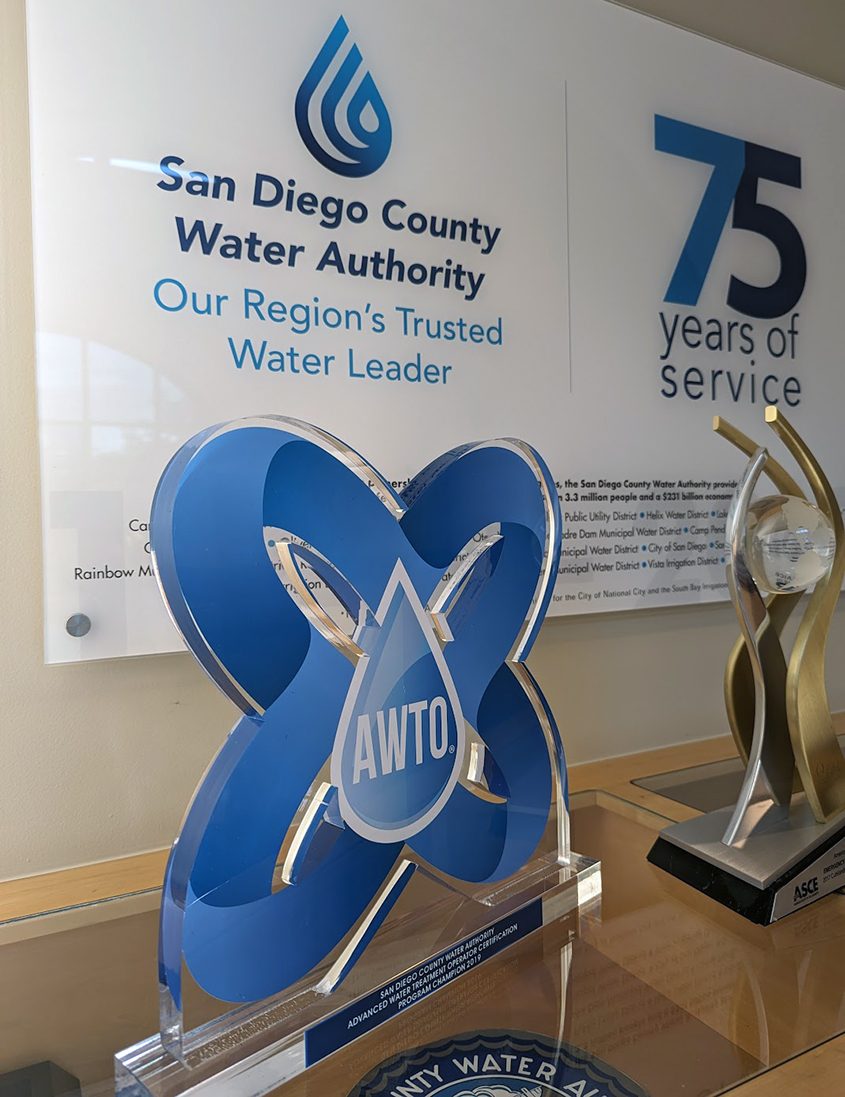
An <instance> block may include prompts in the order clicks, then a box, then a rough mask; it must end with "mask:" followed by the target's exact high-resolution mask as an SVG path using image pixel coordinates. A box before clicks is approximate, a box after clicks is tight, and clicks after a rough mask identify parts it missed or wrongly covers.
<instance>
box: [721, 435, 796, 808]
mask: <svg viewBox="0 0 845 1097" xmlns="http://www.w3.org/2000/svg"><path fill="white" fill-rule="evenodd" d="M713 430H714V431H715V432H716V433H717V434H719V435H721V437H722V438H725V439H726V440H727V441H728V442H730V443H731V445H733V446H736V448H737V449H738V450H740V451H741V452H742V453H744V454H745V455H746V456H747V457H753V456H754V454H755V452H756V450H757V448H758V447H757V443H756V442H755V441H754V440H753V439H751V438H749V437H748V435H747V434H743V432H742V431H741V430H737V428H736V427H735V426H733V424H732V423H729V422H728V421H727V420H726V419H723V418H722V417H721V416H720V415H716V416H714V418H713ZM764 472H765V473H766V475H767V476H768V477H769V479H770V480H771V481H772V483H773V484H774V485H775V487H776V488H777V490H778V491H779V492H781V493H782V494H783V495H797V496H798V497H799V498H801V499H803V498H804V492H803V491H802V489H801V488H800V486H799V485H798V484H797V483H796V481H795V480H793V478H792V477H791V476H790V475H789V473H788V472H787V471H786V469H785V468H784V467H783V465H781V464H779V463H778V462H777V461H774V460H773V459H772V458H771V457H770V458H769V460H768V461H767V462H766V466H765V469H764ZM800 600H801V595H800V594H773V595H772V596H771V597H770V598H769V599H768V600H767V602H766V606H767V608H768V611H769V624H768V626H767V628H766V630H765V635H763V636H761V637H760V650H761V654H762V655H763V658H764V662H765V663H766V664H767V665H768V666H772V665H773V664H774V663H776V662H778V661H779V662H781V663H783V664H784V676H785V672H786V661H785V659H784V656H783V649H782V648H781V646H780V636H781V633H782V632H783V629H784V626H785V625H786V622H787V621H788V620H789V617H790V614H791V613H792V611H793V610H794V609H795V607H796V606H797V605H798V603H799V601H800ZM725 708H726V709H727V713H728V723H729V724H730V728H731V732H732V734H733V737H734V742H735V743H736V748H737V750H738V751H739V756H740V758H741V759H742V761H743V764H744V765H747V764H748V755H749V752H750V750H751V740H752V736H753V733H754V675H753V673H752V671H751V661H750V659H749V657H748V648H747V647H746V645H745V641H744V640H743V638H742V637H741V636H739V637H737V641H736V643H735V644H734V646H733V648H732V649H731V652H730V655H729V656H728V661H727V664H726V666H725ZM776 715H777V709H776V708H774V707H772V710H771V711H770V712H769V720H770V721H771V720H773V719H775V718H776ZM783 719H784V721H785V720H786V714H785V713H784V714H783ZM783 731H784V733H786V732H787V728H786V726H785V727H784V728H783ZM795 787H796V788H798V787H800V781H799V778H798V775H797V774H796V779H795Z"/></svg>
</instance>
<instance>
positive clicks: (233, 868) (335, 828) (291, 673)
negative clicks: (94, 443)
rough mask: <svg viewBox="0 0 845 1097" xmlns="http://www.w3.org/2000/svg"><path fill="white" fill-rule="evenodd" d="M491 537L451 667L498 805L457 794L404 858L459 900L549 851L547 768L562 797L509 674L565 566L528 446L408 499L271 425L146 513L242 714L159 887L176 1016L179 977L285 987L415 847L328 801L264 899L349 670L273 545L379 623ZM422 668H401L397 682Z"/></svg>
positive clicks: (521, 689) (261, 988)
mask: <svg viewBox="0 0 845 1097" xmlns="http://www.w3.org/2000/svg"><path fill="white" fill-rule="evenodd" d="M492 524H497V525H498V528H499V531H500V539H499V540H498V541H496V543H495V544H494V545H493V547H492V548H491V549H489V550H488V551H487V552H486V553H485V554H483V555H482V556H481V558H480V560H479V562H478V564H477V566H476V567H475V568H474V569H472V570H471V571H470V573H469V575H468V576H467V578H466V579H465V581H464V582H463V583H462V585H461V587H460V591H459V594H458V595H457V596H456V598H455V602H454V605H453V606H452V607H451V609H450V611H449V613H448V623H449V628H450V630H451V634H452V639H451V641H450V642H448V643H447V644H446V645H445V647H444V648H443V654H442V657H441V658H442V659H445V667H446V668H447V676H449V677H450V678H451V683H453V684H454V690H455V691H456V693H457V697H458V698H459V699H460V709H459V711H460V712H462V714H463V719H464V720H465V721H466V722H467V723H468V724H469V725H471V727H472V728H474V729H475V731H476V732H477V733H478V736H479V737H480V738H481V740H482V741H483V743H484V745H485V747H486V748H487V750H488V751H489V754H490V755H491V756H492V761H491V763H490V766H489V767H488V769H487V772H488V773H489V782H488V785H489V789H490V791H491V792H492V793H496V794H498V795H495V796H492V797H481V796H478V795H476V794H475V793H474V792H473V791H472V790H471V788H469V787H467V786H466V784H464V783H457V784H455V785H454V788H453V789H452V790H451V792H450V794H449V796H448V799H447V800H446V801H445V803H444V804H443V806H442V807H441V808H439V810H438V813H437V814H436V816H435V817H434V818H433V819H432V820H431V821H430V822H428V823H427V825H425V827H424V829H422V830H421V831H419V832H418V833H414V834H413V835H412V836H410V837H409V838H408V840H407V848H408V849H409V850H410V851H412V853H413V854H416V855H417V856H418V857H420V858H423V859H424V860H425V861H427V862H429V863H430V864H431V865H432V866H434V867H435V868H437V869H439V870H440V871H442V872H445V873H448V874H450V875H452V876H454V877H457V878H459V879H461V880H466V881H496V880H502V879H504V878H506V877H508V876H511V875H512V874H513V873H514V872H516V871H517V870H518V869H519V868H520V867H521V866H522V865H523V864H524V863H525V862H526V861H527V860H528V858H529V857H530V856H531V854H532V852H533V850H534V849H535V848H536V846H537V843H538V842H539V840H540V838H541V836H542V834H543V831H544V828H545V825H546V821H547V817H548V809H549V804H550V801H551V795H552V765H554V766H555V767H556V769H557V773H558V776H559V778H560V780H561V783H562V785H563V787H564V788H565V780H566V769H565V760H564V756H563V747H562V744H561V741H560V736H559V735H558V733H557V729H556V727H555V724H554V720H553V719H552V717H551V713H550V712H549V710H548V706H547V705H546V703H545V701H544V699H543V698H542V695H541V693H540V691H539V689H538V688H537V686H536V683H534V681H533V679H532V678H531V677H530V675H529V674H528V672H527V669H526V668H525V667H523V666H521V665H519V666H518V665H517V664H519V663H520V661H521V660H522V659H523V658H524V657H525V655H526V654H527V652H528V650H529V649H530V647H531V644H532V643H533V641H534V638H535V637H536V635H537V631H538V629H539V627H540V624H541V622H542V619H543V615H544V613H545V610H546V608H547V605H548V602H549V599H550V597H551V594H552V589H553V585H554V578H555V576H556V574H557V565H558V559H559V553H560V511H559V506H558V500H557V495H556V491H555V487H554V483H553V481H552V479H551V476H550V474H549V472H548V469H547V468H546V466H545V464H544V463H543V462H542V460H541V459H540V458H539V456H538V455H537V454H536V453H535V452H534V451H533V450H531V449H530V447H528V446H526V445H524V444H523V443H517V442H511V441H502V442H486V443H478V444H475V445H468V446H463V447H460V448H458V449H456V450H453V451H451V452H450V453H447V454H445V455H444V456H443V457H441V458H439V459H438V460H437V461H435V462H433V463H432V464H431V465H429V466H428V467H427V468H426V469H424V470H423V471H422V472H421V473H420V474H419V475H418V476H417V477H416V478H415V479H414V480H413V481H412V482H411V483H410V484H409V486H408V487H407V489H406V490H405V492H404V493H403V494H402V495H401V496H400V495H397V494H396V493H395V492H394V491H393V490H392V489H391V488H390V487H389V486H388V485H387V484H386V483H385V481H384V480H383V479H382V478H381V476H380V475H379V474H378V473H377V472H376V470H375V469H373V468H372V467H371V466H370V465H368V464H367V463H366V462H365V461H364V459H363V458H362V457H360V455H358V454H356V453H355V452H354V451H352V450H350V449H349V447H348V446H345V445H344V444H343V443H341V442H339V441H338V440H337V439H335V438H332V437H331V436H330V435H327V434H326V433H325V432H323V431H320V430H318V429H316V428H313V427H309V426H307V425H306V424H301V423H297V422H295V421H293V420H286V419H275V418H272V417H267V418H261V419H252V420H241V421H238V422H236V423H231V424H224V425H222V426H217V427H212V428H209V429H208V430H206V431H203V432H201V433H200V434H198V435H197V436H196V437H195V438H193V439H191V441H189V442H188V443H186V445H185V446H183V447H182V449H181V450H179V451H178V452H177V454H176V455H175V457H174V458H173V460H172V461H171V462H170V464H169V465H168V467H167V468H166V470H165V472H164V473H163V475H162V478H161V481H160V483H159V486H158V489H157V491H156V495H155V499H154V502H153V509H152V521H151V543H152V551H153V558H154V561H155V566H156V573H157V575H158V578H159V582H160V585H161V588H162V591H163V594H164V597H165V600H166V601H167V604H168V607H169V609H170V611H171V614H172V616H173V618H174V620H175V622H176V624H177V627H178V628H179V629H180V630H181V632H182V635H183V637H184V638H185V640H186V642H187V644H188V646H189V648H190V649H191V650H192V651H193V653H194V655H195V656H196V658H197V659H198V661H199V662H200V664H201V665H202V667H203V668H204V670H205V671H206V672H207V673H208V675H209V676H210V677H211V678H212V680H213V681H214V682H215V684H216V685H218V686H219V688H220V689H222V690H223V692H224V693H226V694H227V696H229V697H230V698H231V699H232V700H233V701H234V702H235V703H236V704H237V705H238V707H239V708H240V709H241V710H242V712H243V716H242V718H241V719H240V720H239V722H238V723H237V724H236V725H235V727H234V729H233V730H232V732H231V733H230V735H229V737H228V739H227V740H226V742H225V744H224V746H223V747H222V749H221V750H220V752H219V753H218V755H217V757H216V759H215V760H214V762H213V763H212V765H211V767H210V769H209V770H208V772H207V773H206V775H205V777H204V778H203V780H202V781H201V783H200V785H199V787H198V789H197V792H196V793H195V796H194V799H193V801H192V803H191V806H190V808H189V810H188V812H187V815H186V817H185V820H184V823H183V825H182V829H181V831H180V834H179V837H178V839H177V841H176V842H175V843H174V846H173V850H172V852H171V855H170V860H169V862H168V866H167V870H166V876H165V881H164V891H163V897H162V907H161V922H160V943H159V974H160V980H161V983H162V986H163V988H165V989H166V991H167V992H168V993H169V995H170V996H171V998H172V1001H173V1002H174V1004H175V1005H176V1007H177V1008H181V1002H182V982H181V979H182V974H181V973H182V961H183V959H184V960H185V961H186V962H187V965H188V967H189V969H190V971H191V973H192V975H193V977H194V978H195V980H196V981H197V983H198V984H199V985H200V986H201V987H203V988H204V990H205V991H207V992H208V993H209V994H211V995H213V996H215V997H217V998H220V999H222V1000H224V1001H229V1002H243V1001H256V1000H258V999H261V998H266V997H269V996H271V995H273V994H276V993H278V992H280V991H282V990H283V989H285V988H286V987H288V986H290V985H291V984H293V983H295V982H296V981H297V980H299V979H300V978H302V977H303V976H304V975H306V974H307V973H308V972H309V971H311V970H312V968H314V967H315V966H316V965H318V964H319V963H320V962H321V961H323V960H324V959H325V958H326V956H327V955H328V954H329V953H331V951H332V950H333V949H334V948H335V947H336V946H337V945H338V944H339V943H340V942H341V941H343V939H344V938H345V937H346V936H347V934H348V933H349V931H350V929H351V928H352V927H353V926H354V924H355V923H356V922H357V921H358V919H359V918H360V917H361V916H362V915H363V914H364V913H365V912H366V911H367V910H368V908H369V907H370V906H371V904H372V903H373V901H374V899H375V898H376V897H377V896H378V894H379V892H380V890H381V889H382V888H383V886H384V883H385V880H386V878H387V877H388V876H389V875H390V873H391V871H392V870H393V868H394V865H395V864H396V862H397V859H398V857H399V854H400V853H401V851H402V850H403V848H405V844H404V843H403V842H401V841H398V842H394V841H391V840H386V841H371V840H368V839H367V838H364V837H362V836H361V835H360V834H358V833H356V831H355V829H353V826H351V825H345V823H344V820H343V819H342V818H341V817H340V815H339V814H338V812H337V808H336V804H334V806H333V802H332V803H330V804H329V805H328V806H326V809H325V814H324V817H323V818H322V820H321V821H319V825H315V826H312V828H311V830H309V835H312V834H316V837H315V838H314V841H313V842H312V844H311V849H310V852H309V855H308V856H307V857H305V858H303V860H302V862H301V865H300V868H299V871H298V873H297V875H296V878H295V880H294V881H292V882H289V883H288V884H287V885H286V886H283V887H282V888H280V889H278V890H274V886H273V880H274V871H275V870H276V866H277V862H278V860H279V853H280V849H281V848H282V845H283V843H284V841H285V839H286V836H287V835H288V832H289V829H290V827H291V824H292V822H293V821H294V819H295V818H296V817H297V812H298V811H299V809H300V807H301V805H302V802H303V799H304V798H305V797H306V795H307V794H308V791H309V789H311V788H312V787H313V786H314V783H315V781H317V779H318V775H319V774H320V772H321V770H323V768H324V766H325V764H326V761H327V759H328V758H329V757H330V756H331V755H332V751H333V747H335V746H336V744H337V737H338V728H339V720H340V717H341V713H342V711H343V709H344V704H345V702H346V700H347V697H348V695H349V693H350V686H351V684H352V680H353V674H354V667H353V663H352V662H351V661H350V659H349V658H348V657H347V656H345V655H344V654H343V653H342V652H341V651H340V650H338V648H337V647H336V646H335V645H333V644H332V643H331V642H330V640H329V639H327V637H326V636H325V635H324V634H323V633H322V632H321V631H320V630H319V629H318V628H317V627H315V623H314V620H312V619H311V618H310V617H309V616H308V615H307V614H305V613H304V612H303V610H302V608H301V606H300V604H298V603H297V601H296V600H295V599H294V597H292V595H291V593H290V592H289V591H288V589H286V587H285V584H284V582H282V581H280V577H279V575H278V574H277V570H276V568H275V567H274V565H273V562H272V560H271V559H270V556H269V555H268V552H267V546H266V543H265V529H267V528H275V529H282V530H285V531H287V532H289V533H290V534H292V535H294V536H295V537H296V538H297V539H301V540H302V541H303V542H305V543H307V545H309V546H312V547H313V548H312V552H313V554H314V556H313V558H314V559H315V560H319V559H322V560H324V561H327V562H328V563H327V564H326V565H325V567H326V569H328V568H329V566H331V567H332V568H334V569H336V571H337V572H338V573H339V574H340V575H342V576H343V577H345V579H344V582H345V584H346V587H347V589H348V590H354V592H355V593H356V595H357V597H359V598H360V599H361V600H362V601H363V603H364V604H365V605H366V606H369V607H376V606H378V604H379V602H380V600H381V598H382V596H383V595H384V593H385V590H386V587H387V584H388V582H389V581H390V579H391V576H392V575H394V574H395V572H396V569H397V565H398V564H401V567H402V569H404V573H405V574H406V575H407V578H408V580H409V582H410V584H411V585H412V588H413V591H414V592H415V597H416V596H417V595H418V598H419V602H420V603H421V604H422V605H423V606H424V605H426V604H427V603H429V602H430V600H431V598H432V595H433V594H434V592H435V589H436V588H437V587H438V583H439V582H440V580H441V578H442V575H443V573H444V571H445V570H446V569H447V568H448V567H449V566H450V565H451V564H452V563H453V561H454V560H455V559H456V557H457V556H458V554H459V553H460V552H461V551H462V549H464V547H465V546H466V545H467V544H468V543H470V542H471V541H472V539H473V537H474V536H475V535H477V534H478V533H479V531H482V530H484V529H486V528H487V527H489V526H490V525H492ZM347 597H348V598H350V599H351V597H352V596H351V594H348V593H347ZM368 632H374V633H376V634H377V633H378V629H377V628H374V627H372V628H370V629H363V630H362V635H363V634H366V633H368ZM398 643H399V644H400V645H401V637H400V638H399V640H398ZM376 650H377V646H374V647H373V648H372V651H376ZM438 654H439V653H438ZM414 658H416V656H415V657H414ZM421 666H422V664H421V663H420V662H419V661H417V662H416V663H415V664H414V666H413V667H410V668H409V671H408V680H409V682H411V681H415V679H414V675H416V676H417V678H416V680H418V678H419V674H420V673H421V672H420V667H421ZM517 672H518V673H517ZM397 687H401V680H400V681H399V682H397ZM408 688H409V689H412V688H416V686H413V687H412V686H410V685H409V686H408ZM399 692H400V693H401V688H400V689H399ZM395 693H396V691H395V690H394V691H393V694H395ZM393 694H392V695H393ZM450 728H451V731H450V734H451V733H453V732H454V728H453V727H451V725H450Z"/></svg>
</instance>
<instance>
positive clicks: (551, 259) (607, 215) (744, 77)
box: [27, 0, 845, 662]
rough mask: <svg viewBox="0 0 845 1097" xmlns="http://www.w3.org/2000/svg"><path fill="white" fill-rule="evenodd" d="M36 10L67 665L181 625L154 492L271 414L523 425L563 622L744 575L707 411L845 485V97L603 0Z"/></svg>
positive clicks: (44, 355)
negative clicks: (549, 482) (203, 432)
mask: <svg viewBox="0 0 845 1097" xmlns="http://www.w3.org/2000/svg"><path fill="white" fill-rule="evenodd" d="M27 9H28V41H29V72H30V106H31V112H32V143H31V144H32V157H33V210H34V222H35V271H36V308H37V325H38V347H37V351H38V385H39V416H40V438H41V453H42V490H43V512H44V521H43V527H44V565H45V599H44V604H45V628H46V652H47V659H48V660H49V661H51V662H61V661H71V660H77V659H94V658H102V657H109V656H115V655H122V654H142V653H145V652H156V651H169V650H174V649H175V648H176V647H177V646H178V644H179V641H178V637H177V635H176V633H175V632H174V630H173V629H172V627H171V626H170V623H169V622H168V620H167V617H166V615H165V613H164V611H163V609H162V607H161V604H160V600H159V599H158V596H157V593H156V590H155V582H154V579H153V576H152V566H151V560H150V555H149V530H148V528H147V527H148V523H149V513H150V505H151V502H152V495H153V490H154V487H155V483H156V480H157V477H158V474H159V472H160V470H161V469H162V468H163V467H164V464H165V462H166V461H167V459H168V457H169V455H170V454H171V453H172V452H173V450H174V449H175V448H176V447H177V446H178V445H180V444H181V443H182V442H184V440H185V439H186V438H189V437H191V436H192V435H193V434H195V433H196V432H197V431H198V430H200V429H201V428H202V427H203V426H204V425H206V424H207V423H210V422H217V421H220V420H222V419H227V418H232V417H234V416H246V415H250V414H253V413H254V412H255V409H256V408H261V409H272V410H273V411H275V412H278V413H280V414H284V415H292V416H296V417H297V418H300V419H304V420H306V421H309V422H319V423H322V424H324V425H325V426H326V428H327V429H329V430H331V431H333V432H334V433H336V434H339V435H341V436H343V437H345V438H348V439H349V441H350V443H351V444H353V445H355V446H357V447H358V448H360V449H366V452H367V453H368V455H369V456H370V457H371V458H372V459H373V460H374V461H376V462H377V464H378V465H379V467H380V468H381V469H383V470H384V475H385V476H386V477H387V478H388V479H389V480H390V481H391V482H392V483H393V484H395V485H402V484H405V483H407V482H408V480H409V478H410V477H411V476H413V474H414V472H415V471H416V469H418V468H420V467H421V466H422V465H423V464H424V463H425V462H426V461H428V460H430V458H431V456H432V454H435V453H439V452H443V451H445V450H448V449H450V448H451V447H452V446H454V445H456V444H458V443H459V442H460V441H462V440H463V439H465V438H490V437H503V436H512V435H513V436H518V437H520V438H525V439H526V440H528V441H529V442H530V443H531V444H532V445H534V446H536V448H537V449H538V450H539V451H540V452H541V453H543V454H544V456H545V457H546V460H547V461H548V462H549V465H550V468H551V470H552V474H553V477H554V479H555V481H556V484H557V491H558V494H559V496H560V499H561V504H562V508H563V520H564V548H563V554H562V557H561V563H560V567H559V573H558V578H557V583H556V587H555V592H554V594H553V596H552V601H551V603H550V606H549V612H550V613H582V612H591V613H595V612H604V611H608V610H616V609H630V608H637V607H643V606H660V605H672V604H678V603H688V602H698V601H710V600H714V599H727V597H728V592H727V586H726V583H725V561H724V560H723V557H724V555H725V554H724V551H723V545H722V541H723V532H724V526H725V515H726V513H727V508H728V505H729V503H730V499H731V496H732V494H733V490H734V487H735V482H736V469H735V466H734V465H732V463H731V461H730V459H729V455H728V454H726V453H725V452H724V449H723V448H720V447H719V445H718V444H717V443H716V442H715V441H714V440H713V439H711V438H710V436H709V434H708V431H707V429H706V424H707V423H708V422H709V420H710V418H711V416H712V415H713V414H720V415H724V416H726V417H727V418H729V419H730V420H731V421H732V422H736V423H737V425H738V426H739V427H741V428H742V429H744V430H746V431H750V430H751V428H752V426H753V425H754V424H755V423H756V422H757V420H758V418H759V413H760V410H761V408H762V406H763V405H764V404H766V403H771V404H778V405H779V406H781V408H782V409H783V410H785V411H786V413H787V414H789V415H790V417H791V418H793V419H794V421H795V422H796V424H797V425H798V427H799V428H800V429H801V430H803V431H804V433H806V434H808V435H811V436H812V437H813V438H814V439H815V440H816V444H817V446H818V449H819V453H820V456H821V459H822V460H823V462H824V464H825V467H827V468H828V469H830V471H831V475H832V478H833V480H834V486H835V487H836V488H840V487H841V486H842V485H843V484H845V465H843V462H842V457H841V446H840V444H839V435H840V423H839V419H838V415H837V411H836V409H837V408H839V407H841V406H842V402H843V400H845V373H843V371H842V370H841V368H840V361H841V350H840V343H841V339H840V314H841V270H842V266H843V261H845V221H844V220H843V219H842V217H841V216H840V215H839V210H840V206H841V195H842V193H843V192H845V140H840V139H839V138H841V137H845V124H843V118H845V112H843V104H845V98H843V94H844V93H843V91H842V90H841V89H837V88H833V87H830V86H827V85H824V84H822V83H819V82H817V81H813V80H811V79H809V78H807V77H805V76H801V75H799V74H797V73H794V72H789V71H787V70H785V69H782V68H779V67H777V66H775V65H772V64H770V63H767V62H765V61H762V60H759V59H756V58H754V57H750V56H748V55H747V54H745V53H740V52H738V51H735V50H731V49H729V48H727V47H725V46H722V45H719V44H718V43H715V42H712V41H708V40H705V39H702V38H698V37H696V36H694V35H691V34H689V33H686V32H683V31H680V30H677V29H676V28H673V27H670V26H667V25H666V24H663V23H659V22H656V21H654V20H651V19H648V18H646V17H645V16H642V15H640V14H637V13H635V12H631V11H626V10H624V9H622V8H620V7H618V6H617V5H613V4H605V3H600V2H598V0H595V2H593V3H584V2H582V0H581V2H579V0H525V2H523V3H519V4H514V3H512V2H509V0H461V3H460V4H459V5H456V4H455V3H454V2H453V0H427V2H426V3H424V4H422V3H421V4H412V5H407V4H406V5H396V4H390V3H386V2H384V0H348V2H346V3H344V5H343V6H342V8H339V7H338V6H337V5H336V4H335V3H333V2H329V0H313V2H312V3H309V4H308V5H303V4H302V3H298V2H296V0H252V2H251V3H250V4H248V5H246V6H244V5H239V4H234V3H230V2H225V0H181V2H180V4H179V5H178V7H176V6H174V5H173V4H172V3H168V2H166V0H148V2H147V3H145V4H144V8H143V18H141V17H139V15H138V13H137V12H136V11H135V10H134V9H133V8H131V7H130V6H127V5H118V6H115V5H114V4H113V3H112V2H110V0H76V2H75V3H73V4H68V3H66V2H64V0H28V4H27ZM188 56H189V57H190V63H186V57H188ZM233 59H237V60H235V61H233ZM233 64H236V65H237V74H236V78H231V79H229V78H221V73H228V72H230V71H231V70H232V66H233ZM162 73H166V74H167V78H166V79H162V78H161V77H160V74H162ZM714 74H718V78H717V77H716V76H715V75H714ZM104 87H107V88H108V95H104V94H103V88H104ZM372 608H373V609H374V610H375V609H376V608H377V607H376V606H373V607H372Z"/></svg>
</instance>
